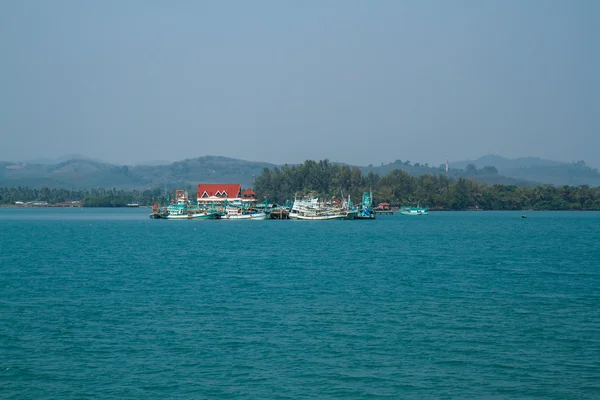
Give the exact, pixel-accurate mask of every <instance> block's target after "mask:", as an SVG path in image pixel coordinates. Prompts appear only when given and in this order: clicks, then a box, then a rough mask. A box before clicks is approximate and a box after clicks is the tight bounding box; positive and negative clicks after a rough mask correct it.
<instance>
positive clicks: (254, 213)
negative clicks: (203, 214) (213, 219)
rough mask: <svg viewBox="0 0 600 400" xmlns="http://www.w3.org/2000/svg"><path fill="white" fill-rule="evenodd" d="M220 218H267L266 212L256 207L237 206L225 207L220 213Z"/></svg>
mask: <svg viewBox="0 0 600 400" xmlns="http://www.w3.org/2000/svg"><path fill="white" fill-rule="evenodd" d="M219 218H220V219H231V220H235V219H247V220H264V219H267V213H266V212H264V211H259V210H256V209H251V208H250V209H246V210H243V209H242V208H237V207H227V208H226V209H225V210H224V212H223V213H221V215H220V217H219Z"/></svg>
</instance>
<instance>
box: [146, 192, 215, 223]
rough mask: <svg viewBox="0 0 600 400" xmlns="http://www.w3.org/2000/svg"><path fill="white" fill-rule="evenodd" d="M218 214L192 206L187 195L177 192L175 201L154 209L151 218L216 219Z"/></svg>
mask: <svg viewBox="0 0 600 400" xmlns="http://www.w3.org/2000/svg"><path fill="white" fill-rule="evenodd" d="M217 217H218V213H217V211H216V210H215V209H214V208H210V207H208V208H207V207H203V208H200V207H199V206H194V205H192V204H191V203H190V202H189V200H188V198H187V194H186V193H185V191H183V190H176V191H175V199H174V200H171V203H170V204H169V205H168V206H167V205H165V206H163V207H162V208H160V207H158V205H156V204H155V205H154V206H153V207H152V212H151V213H150V218H152V219H215V218H217Z"/></svg>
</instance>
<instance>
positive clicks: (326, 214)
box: [289, 197, 356, 221]
mask: <svg viewBox="0 0 600 400" xmlns="http://www.w3.org/2000/svg"><path fill="white" fill-rule="evenodd" d="M355 216H356V209H345V208H343V207H339V206H335V205H331V204H326V203H324V202H320V201H319V199H318V198H314V197H309V198H308V199H300V200H298V199H295V200H294V204H293V205H292V209H291V211H290V213H289V218H290V219H295V220H307V221H326V220H334V219H353V218H354V217H355Z"/></svg>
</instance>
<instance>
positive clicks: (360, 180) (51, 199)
mask: <svg viewBox="0 0 600 400" xmlns="http://www.w3.org/2000/svg"><path fill="white" fill-rule="evenodd" d="M180 189H186V190H188V192H189V193H195V191H196V187H195V186H188V187H182V188H180ZM253 189H254V191H255V192H256V194H257V197H258V198H259V199H261V200H262V199H265V198H266V199H268V200H269V201H270V202H273V203H277V204H285V202H286V201H293V199H294V197H295V196H299V197H300V196H306V195H313V196H318V197H321V198H324V199H330V198H332V197H336V198H339V197H342V196H343V197H347V196H348V195H350V197H351V199H352V200H353V201H355V202H358V201H359V200H360V198H361V196H362V193H363V192H365V191H372V192H373V197H374V200H375V203H379V202H387V203H389V204H391V205H392V206H400V205H412V204H420V205H421V206H426V207H429V209H430V210H526V209H532V210H600V187H589V186H587V185H582V186H560V187H555V186H552V185H538V186H530V187H517V186H515V185H488V184H485V183H479V182H477V176H476V175H474V176H473V177H472V178H464V177H458V178H447V177H446V176H445V175H444V174H437V175H435V174H427V175H421V176H418V177H414V176H411V175H409V174H408V173H406V172H404V171H401V170H399V169H396V170H394V171H392V172H390V173H389V174H387V175H385V176H383V177H380V176H379V175H378V174H375V173H373V172H369V173H368V174H362V173H361V171H360V169H359V168H356V167H349V166H345V165H338V164H332V163H330V162H329V161H328V160H323V161H318V162H317V161H312V160H308V161H306V162H304V164H301V165H295V166H290V165H284V166H283V167H281V168H278V167H274V168H264V169H263V170H262V173H261V174H260V175H259V176H257V177H256V180H255V182H254V187H253ZM170 195H172V193H169V192H168V191H165V189H164V188H155V189H148V190H130V191H127V190H123V189H119V190H117V189H114V188H113V189H89V190H66V189H52V188H41V189H34V188H23V187H16V188H15V187H5V188H0V204H3V205H14V204H15V202H17V201H19V202H29V201H42V202H47V203H49V204H50V205H52V204H58V203H66V202H71V201H80V202H81V205H82V206H84V207H124V206H126V205H127V204H131V203H138V204H141V205H152V204H154V203H159V204H164V203H165V202H167V201H168V199H169V196H170Z"/></svg>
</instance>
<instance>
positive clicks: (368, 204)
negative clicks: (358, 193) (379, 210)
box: [354, 192, 375, 219]
mask: <svg viewBox="0 0 600 400" xmlns="http://www.w3.org/2000/svg"><path fill="white" fill-rule="evenodd" d="M354 219H375V210H374V209H373V193H371V192H364V193H363V197H362V203H361V205H360V209H359V210H358V213H357V214H356V217H354Z"/></svg>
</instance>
